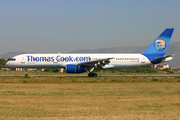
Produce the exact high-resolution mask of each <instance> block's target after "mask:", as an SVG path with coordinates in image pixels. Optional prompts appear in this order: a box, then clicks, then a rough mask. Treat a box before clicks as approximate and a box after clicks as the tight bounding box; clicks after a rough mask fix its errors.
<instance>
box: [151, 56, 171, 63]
mask: <svg viewBox="0 0 180 120" xmlns="http://www.w3.org/2000/svg"><path fill="white" fill-rule="evenodd" d="M173 56H174V55H167V56H164V57H160V58H157V59H154V60H151V61H153V62H156V61H160V60H163V59H165V58H168V57H173Z"/></svg>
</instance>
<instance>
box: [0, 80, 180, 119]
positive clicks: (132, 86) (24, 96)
mask: <svg viewBox="0 0 180 120" xmlns="http://www.w3.org/2000/svg"><path fill="white" fill-rule="evenodd" d="M25 81H26V82H25ZM0 119H6V120H17V119H26V120H36V119H43V120H46V119H47V120H49V119H52V120H56V119H63V120H64V119H65V120H66V119H67V120H69V119H70V120H71V119H72V120H74V119H75V120H79V119H82V120H84V119H85V120H86V119H87V120H89V119H95V120H99V119H135V120H136V119H143V120H144V119H150V120H151V119H157V120H159V119H160V120H164V119H167V120H168V119H173V120H176V119H177V120H178V119H180V82H179V78H178V77H177V78H161V79H160V78H158V79H155V78H141V79H140V78H63V77H59V78H57V77H46V78H22V77H15V78H13V77H10V78H8V77H5V78H0Z"/></svg>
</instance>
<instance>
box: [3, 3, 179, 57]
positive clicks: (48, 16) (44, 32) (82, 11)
mask: <svg viewBox="0 0 180 120" xmlns="http://www.w3.org/2000/svg"><path fill="white" fill-rule="evenodd" d="M179 6H180V1H179V0H171V1H170V0H149V1H145V0H0V41H1V43H0V54H4V53H7V52H16V51H25V52H33V53H58V52H61V53H66V52H70V51H73V50H77V49H97V48H110V47H121V46H148V45H150V44H151V43H152V42H153V40H154V39H155V38H156V37H158V35H159V34H160V33H161V32H162V31H163V30H164V29H165V28H167V27H171V28H175V31H174V34H173V37H172V39H171V42H170V43H173V42H178V41H180V40H179V38H180V34H179V32H180V15H179V11H180V7H179Z"/></svg>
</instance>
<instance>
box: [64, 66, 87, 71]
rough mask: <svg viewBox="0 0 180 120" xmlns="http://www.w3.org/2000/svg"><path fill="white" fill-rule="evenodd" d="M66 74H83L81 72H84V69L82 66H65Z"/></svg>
mask: <svg viewBox="0 0 180 120" xmlns="http://www.w3.org/2000/svg"><path fill="white" fill-rule="evenodd" d="M66 72H67V73H83V72H86V68H85V67H84V66H82V65H74V64H69V65H66Z"/></svg>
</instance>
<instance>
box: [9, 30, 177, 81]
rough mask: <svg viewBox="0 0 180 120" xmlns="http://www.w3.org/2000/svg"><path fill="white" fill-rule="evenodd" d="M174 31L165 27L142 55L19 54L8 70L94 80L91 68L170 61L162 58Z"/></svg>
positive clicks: (121, 67) (171, 58) (120, 66)
mask: <svg viewBox="0 0 180 120" xmlns="http://www.w3.org/2000/svg"><path fill="white" fill-rule="evenodd" d="M173 31H174V28H166V29H165V30H164V31H163V32H162V33H161V34H160V35H159V37H157V38H156V39H155V40H154V42H153V43H152V44H151V45H150V46H149V47H148V48H147V49H146V50H145V51H144V52H142V53H135V54H134V53H129V54H120V53H115V54H110V53H109V54H87V53H86V54H61V53H58V54H20V55H17V56H14V57H12V58H11V59H10V60H9V61H8V62H7V63H6V66H7V67H14V68H25V75H28V74H27V71H26V68H65V69H66V72H67V73H83V72H86V71H89V74H88V76H89V77H97V74H96V73H94V69H127V68H138V67H144V66H149V65H154V64H159V63H163V62H168V61H171V60H173V55H165V52H166V49H167V47H168V44H169V41H170V39H171V36H172V33H173Z"/></svg>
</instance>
